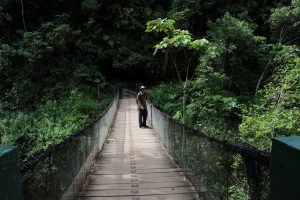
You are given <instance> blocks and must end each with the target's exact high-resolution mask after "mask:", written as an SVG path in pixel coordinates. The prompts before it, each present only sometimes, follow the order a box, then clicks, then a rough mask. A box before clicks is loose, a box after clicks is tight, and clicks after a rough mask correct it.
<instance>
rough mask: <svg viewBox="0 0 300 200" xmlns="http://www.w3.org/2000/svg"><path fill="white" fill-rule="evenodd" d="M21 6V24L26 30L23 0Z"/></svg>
mask: <svg viewBox="0 0 300 200" xmlns="http://www.w3.org/2000/svg"><path fill="white" fill-rule="evenodd" d="M21 8H22V21H23V26H24V30H25V32H27V28H26V23H25V16H24V4H23V0H21Z"/></svg>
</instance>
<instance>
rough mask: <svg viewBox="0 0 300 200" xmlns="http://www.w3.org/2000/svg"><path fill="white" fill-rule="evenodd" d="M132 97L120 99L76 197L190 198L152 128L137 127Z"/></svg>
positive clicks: (190, 191)
mask: <svg viewBox="0 0 300 200" xmlns="http://www.w3.org/2000/svg"><path fill="white" fill-rule="evenodd" d="M137 118H138V114H137V111H136V105H135V100H134V99H130V98H129V99H122V101H121V102H120V105H119V108H118V112H117V116H116V120H115V122H114V125H113V126H112V132H111V133H110V135H109V139H108V140H107V141H106V143H105V144H104V148H103V150H102V152H101V156H99V157H98V158H97V159H96V161H95V166H94V168H93V170H92V171H91V173H90V175H89V176H88V178H87V182H86V185H85V187H84V188H83V189H82V191H81V192H80V193H79V194H78V198H77V199H78V200H102V199H105V200H127V199H130V200H158V199H159V200H171V199H172V200H177V199H180V200H192V199H196V198H197V196H198V195H197V194H196V193H195V190H194V189H193V188H192V187H191V184H190V183H189V182H188V181H187V180H186V179H185V177H184V176H183V170H182V169H180V168H178V167H177V166H174V164H173V161H171V160H170V159H169V157H168V155H167V153H166V151H165V150H164V149H163V148H162V146H161V143H160V140H159V138H158V137H157V135H156V134H155V133H154V132H153V130H152V129H140V128H139V127H138V123H137V121H138V120H137Z"/></svg>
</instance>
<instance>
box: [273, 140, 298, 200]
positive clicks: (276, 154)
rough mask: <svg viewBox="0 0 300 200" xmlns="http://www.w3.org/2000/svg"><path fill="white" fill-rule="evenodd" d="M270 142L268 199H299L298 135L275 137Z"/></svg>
mask: <svg viewBox="0 0 300 200" xmlns="http://www.w3.org/2000/svg"><path fill="white" fill-rule="evenodd" d="M272 143H273V144H272V152H271V198H270V199H272V200H282V199H291V200H293V199H299V197H300V190H299V188H300V172H299V169H300V159H299V158H300V136H290V137H275V138H273V139H272Z"/></svg>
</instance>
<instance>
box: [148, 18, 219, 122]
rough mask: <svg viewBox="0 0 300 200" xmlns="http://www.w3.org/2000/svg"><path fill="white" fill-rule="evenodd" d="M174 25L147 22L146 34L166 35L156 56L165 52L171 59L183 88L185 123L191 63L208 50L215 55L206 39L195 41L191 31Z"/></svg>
mask: <svg viewBox="0 0 300 200" xmlns="http://www.w3.org/2000/svg"><path fill="white" fill-rule="evenodd" d="M174 23H175V21H174V20H172V19H167V18H166V19H161V18H158V19H156V20H152V21H149V22H147V29H146V32H156V33H160V32H162V33H164V34H165V35H166V36H165V37H164V38H163V39H162V41H161V42H159V43H158V44H156V45H155V46H154V55H155V54H156V53H157V52H158V51H163V52H164V53H165V54H166V55H170V57H171V61H172V64H173V67H174V69H175V71H176V74H177V77H178V80H179V82H180V83H181V86H182V94H183V96H182V116H183V120H182V121H183V123H185V117H186V100H187V86H188V85H189V81H190V79H192V77H193V75H191V63H192V61H193V59H195V56H196V55H197V53H200V52H203V51H207V50H208V52H210V53H211V54H214V48H213V47H212V46H211V45H210V43H209V42H208V40H206V39H205V38H203V39H193V38H192V35H191V33H190V32H189V31H187V30H181V29H175V27H174ZM181 58H183V59H181Z"/></svg>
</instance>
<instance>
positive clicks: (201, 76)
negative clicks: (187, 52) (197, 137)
mask: <svg viewBox="0 0 300 200" xmlns="http://www.w3.org/2000/svg"><path fill="white" fill-rule="evenodd" d="M225 81H227V77H226V76H225V75H224V74H223V73H222V72H218V71H216V70H214V69H213V68H212V67H209V66H206V67H203V66H199V67H198V68H197V73H196V77H195V79H194V80H193V81H192V82H191V84H190V88H189V96H190V103H189V104H188V106H187V123H188V124H189V125H190V126H191V127H193V128H196V129H199V130H203V131H205V132H206V133H208V134H210V135H212V136H214V137H220V138H222V139H224V138H226V139H230V137H232V134H230V133H231V132H232V131H236V130H235V128H236V127H234V115H235V113H234V112H235V110H236V108H237V98H236V97H235V96H234V95H233V94H231V93H229V92H227V91H226V90H224V85H225Z"/></svg>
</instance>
